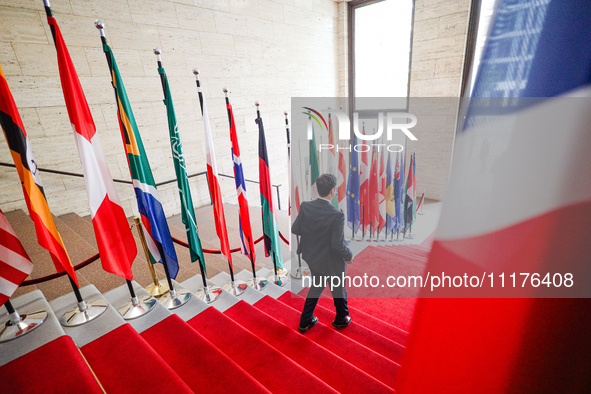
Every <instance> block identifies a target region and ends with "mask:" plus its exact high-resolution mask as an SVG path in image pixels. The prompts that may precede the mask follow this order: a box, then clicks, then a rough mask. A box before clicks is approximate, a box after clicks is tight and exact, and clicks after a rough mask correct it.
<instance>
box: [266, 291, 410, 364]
mask: <svg viewBox="0 0 591 394" xmlns="http://www.w3.org/2000/svg"><path fill="white" fill-rule="evenodd" d="M293 295H294V294H293V293H291V292H288V293H285V294H284V295H283V296H281V297H279V298H278V299H277V300H278V301H280V302H282V303H284V304H286V305H288V306H290V307H292V308H293V309H294V310H295V311H296V312H297V313H298V314H300V313H301V311H302V310H303V309H304V302H305V301H306V299H305V298H303V297H299V296H296V297H293ZM351 312H352V319H353V321H352V323H351V325H350V326H349V327H347V328H346V329H341V330H339V333H341V334H342V335H344V336H346V337H347V338H350V339H352V340H354V341H356V342H359V343H360V344H362V345H363V346H365V347H367V348H369V349H371V350H373V351H374V352H376V353H379V354H381V355H382V356H384V357H386V358H387V359H389V360H392V361H394V362H395V363H397V364H399V365H400V362H401V361H402V355H403V353H404V350H405V348H404V346H402V345H401V344H399V343H396V342H394V341H392V340H391V339H389V338H387V337H385V336H383V335H380V334H378V333H377V332H375V331H372V330H371V329H370V328H367V327H365V326H363V325H361V324H359V323H358V322H357V313H356V312H353V311H351ZM314 315H315V316H317V317H318V319H320V321H321V322H323V323H325V324H326V325H327V326H328V327H329V328H331V327H332V325H329V324H330V322H331V321H332V320H334V317H335V311H334V308H333V309H332V310H330V309H328V308H325V307H323V306H322V305H317V306H316V310H315V311H314ZM333 329H334V328H333Z"/></svg>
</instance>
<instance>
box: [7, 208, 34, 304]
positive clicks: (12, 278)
mask: <svg viewBox="0 0 591 394" xmlns="http://www.w3.org/2000/svg"><path fill="white" fill-rule="evenodd" d="M31 272H33V263H32V262H31V259H30V258H29V255H28V254H27V252H26V251H25V248H23V245H22V244H21V243H20V241H19V240H18V238H17V237H16V234H15V233H14V230H13V229H12V227H11V226H10V223H8V220H6V217H5V216H4V213H3V212H2V210H0V306H2V305H4V303H5V302H6V300H8V299H9V298H10V296H12V294H13V293H14V292H15V291H16V289H17V288H18V286H19V285H20V284H21V283H23V281H24V280H25V279H26V278H27V276H29V275H30V274H31Z"/></svg>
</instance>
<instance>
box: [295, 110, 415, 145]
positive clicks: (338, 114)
mask: <svg viewBox="0 0 591 394" xmlns="http://www.w3.org/2000/svg"><path fill="white" fill-rule="evenodd" d="M303 108H304V109H305V110H306V112H302V114H304V115H306V116H308V126H307V127H308V128H307V131H308V133H307V135H308V140H312V139H313V126H314V122H313V121H315V122H316V123H317V124H318V126H319V127H320V130H327V131H328V132H329V133H332V127H330V128H329V126H328V123H327V122H326V119H325V118H324V116H323V115H322V113H320V111H317V110H315V109H313V108H310V107H303ZM325 112H329V123H330V121H331V120H332V116H335V118H336V120H337V122H338V130H339V138H338V139H339V140H350V139H351V136H350V134H349V130H350V128H351V123H350V119H349V115H348V114H346V113H345V112H344V111H342V110H335V109H329V110H325ZM377 114H378V116H377V129H376V130H375V132H374V133H373V134H367V133H366V132H365V130H362V129H360V127H359V113H358V112H353V132H354V133H355V136H356V137H357V139H358V140H360V141H376V140H379V139H380V138H382V135H383V134H384V128H385V129H386V134H385V136H386V140H387V141H391V140H392V139H393V135H394V132H395V131H401V132H402V133H404V134H405V135H406V136H407V137H408V138H409V139H410V140H411V141H417V140H418V139H417V137H415V136H414V134H413V133H412V132H411V131H410V130H409V129H411V128H413V127H414V126H416V125H417V117H416V116H415V115H413V114H411V113H408V112H378V113H377ZM384 119H385V121H384ZM384 123H385V127H384ZM372 147H376V148H377V151H378V152H380V151H381V149H386V150H387V151H388V152H394V153H396V152H402V151H403V150H404V146H402V145H400V144H384V143H372V144H367V143H361V144H355V145H350V144H346V145H342V146H341V145H339V144H338V143H335V144H319V146H318V148H319V151H320V152H322V151H323V150H333V149H336V150H337V151H338V150H347V151H349V152H351V149H353V150H354V151H355V152H368V151H370V150H371V149H372Z"/></svg>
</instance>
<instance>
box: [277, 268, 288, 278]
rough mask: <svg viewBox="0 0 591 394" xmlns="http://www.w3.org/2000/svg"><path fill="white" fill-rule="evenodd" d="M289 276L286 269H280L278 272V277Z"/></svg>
mask: <svg viewBox="0 0 591 394" xmlns="http://www.w3.org/2000/svg"><path fill="white" fill-rule="evenodd" d="M288 274H289V271H288V270H286V269H278V270H277V275H279V276H287V275H288Z"/></svg>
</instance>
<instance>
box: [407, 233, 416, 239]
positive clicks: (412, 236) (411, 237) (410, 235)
mask: <svg viewBox="0 0 591 394" xmlns="http://www.w3.org/2000/svg"><path fill="white" fill-rule="evenodd" d="M406 239H415V236H414V235H412V234H408V235H407V236H406Z"/></svg>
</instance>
